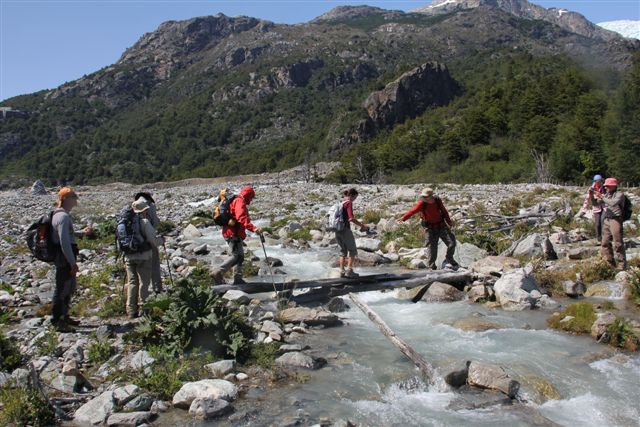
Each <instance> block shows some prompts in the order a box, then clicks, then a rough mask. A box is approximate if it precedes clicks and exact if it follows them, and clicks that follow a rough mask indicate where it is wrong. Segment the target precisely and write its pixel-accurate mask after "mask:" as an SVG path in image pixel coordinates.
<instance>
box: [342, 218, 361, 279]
mask: <svg viewBox="0 0 640 427" xmlns="http://www.w3.org/2000/svg"><path fill="white" fill-rule="evenodd" d="M345 231H346V232H345V234H344V245H345V247H346V248H347V254H348V258H347V270H353V264H354V262H355V259H356V256H358V248H357V247H356V239H355V238H354V237H353V232H352V231H351V229H350V228H347V229H346V230H345Z"/></svg>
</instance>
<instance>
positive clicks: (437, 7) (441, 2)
mask: <svg viewBox="0 0 640 427" xmlns="http://www.w3.org/2000/svg"><path fill="white" fill-rule="evenodd" d="M477 7H490V8H498V9H501V10H504V11H505V12H508V13H510V14H512V15H515V16H517V17H519V18H526V19H537V20H542V21H547V22H550V23H552V24H555V25H557V26H559V27H561V28H563V29H565V30H567V31H571V32H572V33H576V34H580V35H581V36H585V37H589V38H596V39H601V40H613V39H616V38H619V35H618V34H616V33H614V32H613V31H608V30H605V29H603V28H600V27H598V26H597V25H595V24H594V23H592V22H590V21H589V20H587V19H586V18H585V17H584V16H582V15H581V14H579V13H576V12H571V11H569V10H566V9H556V8H550V9H545V8H544V7H541V6H538V5H535V4H532V3H529V2H528V1H527V0H433V2H432V3H431V5H429V6H424V7H419V8H417V9H415V10H414V12H420V13H427V14H434V15H437V14H442V13H451V12H455V11H458V10H463V9H474V8H477Z"/></svg>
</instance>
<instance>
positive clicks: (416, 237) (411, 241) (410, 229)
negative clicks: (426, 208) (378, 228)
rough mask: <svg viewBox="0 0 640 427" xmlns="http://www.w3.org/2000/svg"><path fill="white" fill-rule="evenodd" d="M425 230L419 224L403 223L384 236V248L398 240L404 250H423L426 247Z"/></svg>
mask: <svg viewBox="0 0 640 427" xmlns="http://www.w3.org/2000/svg"><path fill="white" fill-rule="evenodd" d="M424 239H425V233H424V228H423V227H422V226H421V225H420V223H419V222H411V223H403V224H401V225H400V226H398V228H397V229H395V230H394V231H387V232H385V233H384V234H383V235H382V247H384V246H386V245H387V243H389V242H391V241H393V240H397V241H398V244H399V245H400V246H402V247H403V248H421V247H423V246H424Z"/></svg>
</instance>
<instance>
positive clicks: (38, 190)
mask: <svg viewBox="0 0 640 427" xmlns="http://www.w3.org/2000/svg"><path fill="white" fill-rule="evenodd" d="M31 194H33V195H34V196H44V195H47V194H49V193H48V192H47V189H46V188H45V186H44V184H43V183H42V181H40V180H37V181H36V182H34V183H33V185H32V186H31Z"/></svg>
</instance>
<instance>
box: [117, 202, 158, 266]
mask: <svg viewBox="0 0 640 427" xmlns="http://www.w3.org/2000/svg"><path fill="white" fill-rule="evenodd" d="M116 248H117V249H118V250H119V251H121V252H123V253H125V254H135V253H140V252H144V251H148V250H149V249H151V243H149V242H147V240H146V239H145V238H144V236H143V235H142V220H141V218H140V215H138V214H137V213H135V212H134V211H133V208H131V207H130V206H129V207H126V208H124V209H122V210H121V211H120V213H119V214H118V216H117V217H116Z"/></svg>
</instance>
